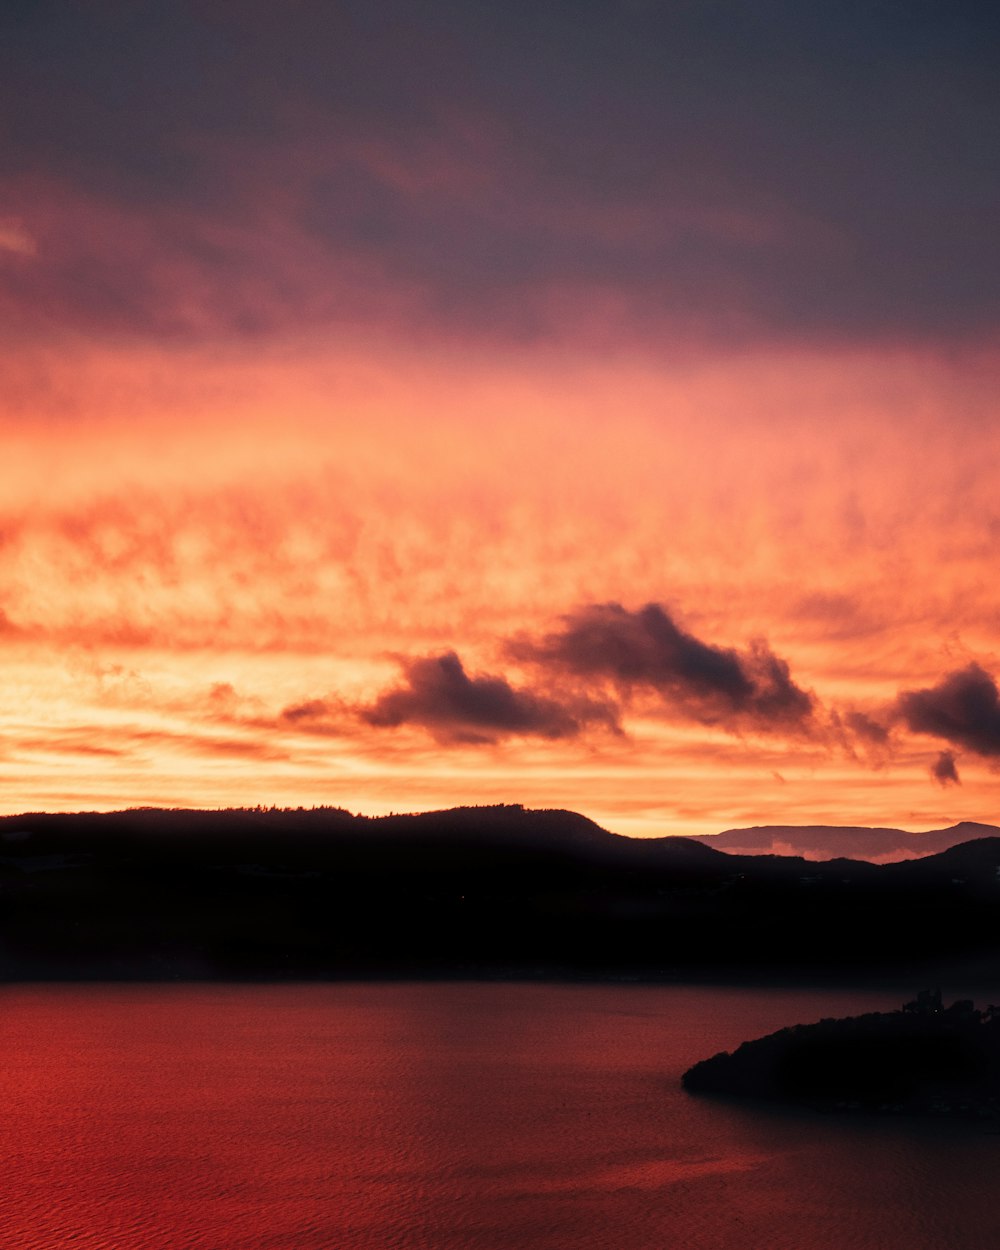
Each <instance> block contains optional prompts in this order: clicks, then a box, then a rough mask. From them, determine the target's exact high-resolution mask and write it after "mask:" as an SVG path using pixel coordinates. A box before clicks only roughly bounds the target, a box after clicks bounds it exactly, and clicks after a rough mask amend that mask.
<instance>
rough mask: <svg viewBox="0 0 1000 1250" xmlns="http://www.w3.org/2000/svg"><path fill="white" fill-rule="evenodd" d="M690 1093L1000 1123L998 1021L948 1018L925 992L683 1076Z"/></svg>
mask: <svg viewBox="0 0 1000 1250" xmlns="http://www.w3.org/2000/svg"><path fill="white" fill-rule="evenodd" d="M683 1083H684V1086H685V1088H686V1089H688V1090H690V1091H692V1092H693V1093H710V1094H723V1095H727V1096H731V1097H738V1098H755V1099H766V1100H768V1101H774V1102H778V1103H781V1104H785V1105H790V1106H798V1107H805V1108H810V1109H812V1110H820V1111H834V1110H836V1111H865V1112H879V1113H881V1114H896V1115H901V1114H907V1115H933V1116H946V1117H949V1118H962V1119H976V1120H986V1121H993V1120H997V1119H1000V1011H998V1009H997V1008H994V1007H988V1008H987V1009H986V1010H985V1011H977V1010H976V1008H975V1007H974V1006H973V1004H972V1002H971V1001H963V1002H957V1003H954V1004H953V1005H952V1006H951V1007H948V1008H947V1009H945V1008H943V1006H942V1003H941V994H940V991H936V992H934V991H928V990H925V991H922V992H921V994H920V995H919V996H918V998H917V999H916V1000H915V1001H914V1002H912V1003H908V1004H906V1006H904V1007H903V1009H902V1010H901V1011H895V1012H873V1013H870V1014H868V1015H863V1016H853V1017H850V1018H848V1019H845V1020H821V1021H820V1022H819V1023H818V1024H807V1025H802V1024H798V1025H794V1026H793V1027H792V1028H788V1029H781V1030H780V1031H779V1032H777V1033H771V1034H769V1035H768V1036H767V1037H762V1038H758V1039H757V1040H756V1041H753V1042H744V1043H743V1045H742V1046H740V1047H739V1048H738V1049H737V1050H735V1051H734V1052H733V1053H732V1054H729V1053H723V1054H719V1055H715V1056H713V1057H712V1058H711V1059H704V1060H702V1062H701V1063H696V1064H695V1065H694V1067H692V1068H689V1069H688V1071H687V1072H685V1073H684V1077H683Z"/></svg>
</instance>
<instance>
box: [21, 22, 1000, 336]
mask: <svg viewBox="0 0 1000 1250" xmlns="http://www.w3.org/2000/svg"><path fill="white" fill-rule="evenodd" d="M7 7H8V8H10V7H11V6H7ZM13 8H14V9H15V10H16V13H15V15H14V16H8V15H7V14H6V12H4V13H3V14H2V15H0V111H2V112H3V113H4V115H6V116H10V117H17V118H18V123H17V125H16V126H11V127H9V128H8V130H7V132H6V134H5V135H4V137H3V143H2V148H0V167H2V168H3V169H4V170H6V171H9V178H10V180H11V183H12V184H13V185H14V186H15V187H27V186H29V184H30V185H32V186H35V187H37V186H38V185H39V183H40V180H47V185H48V186H49V188H50V192H49V193H46V196H45V198H46V204H45V206H44V208H45V213H49V212H52V213H56V212H57V206H58V205H60V204H61V205H63V206H65V214H64V219H63V220H60V221H59V222H56V223H53V222H51V221H42V222H41V223H40V224H39V225H38V226H36V217H35V216H34V215H32V213H31V206H30V205H29V206H26V207H25V208H24V209H22V206H21V203H20V200H19V196H18V195H15V196H14V201H15V202H14V210H15V211H16V212H17V216H18V218H23V219H24V220H27V221H29V222H30V224H31V230H32V236H31V237H32V238H34V237H35V236H36V234H37V236H38V244H39V246H38V254H39V258H40V261H41V262H42V263H40V264H39V265H37V266H36V265H34V264H33V265H32V266H30V267H28V268H31V269H32V270H36V269H37V272H35V273H34V274H33V275H24V274H22V275H20V276H19V277H17V279H16V281H15V280H14V279H13V278H12V279H11V281H12V282H15V289H14V292H13V295H14V298H13V300H12V302H13V304H14V307H15V308H16V309H17V311H19V312H20V313H21V314H22V315H24V314H25V313H26V312H27V311H28V309H29V308H31V307H33V308H35V309H36V310H37V311H38V313H39V315H40V316H41V317H42V319H43V320H44V319H45V317H46V310H50V313H51V317H52V319H54V320H57V321H58V320H62V321H64V322H69V323H71V324H73V325H75V326H77V327H79V325H80V324H81V323H82V324H86V325H88V326H91V327H93V326H95V325H99V326H100V328H101V329H103V330H104V331H106V332H107V331H114V332H116V333H124V332H126V331H131V332H133V333H136V332H137V333H140V334H141V333H144V332H145V333H160V334H164V333H169V332H173V333H177V334H185V333H194V334H198V333H205V332H206V331H208V332H213V331H214V332H231V333H240V332H241V331H242V332H246V331H248V330H249V331H251V332H254V331H258V330H260V329H264V330H269V329H278V328H281V327H283V326H287V325H289V324H293V325H294V324H300V323H301V322H302V321H304V320H305V321H312V322H314V323H317V324H323V323H325V324H330V323H331V322H335V323H337V324H343V323H344V322H345V321H346V320H348V319H350V320H352V321H353V322H354V323H355V324H357V322H358V321H359V320H361V319H368V320H378V319H380V318H383V319H385V318H386V309H387V307H388V306H390V305H391V304H392V302H393V299H394V298H395V297H398V296H399V295H400V293H404V292H405V293H407V296H408V297H409V296H412V299H413V303H414V306H413V307H408V308H406V309H403V310H399V309H398V308H397V309H396V310H395V314H396V315H397V316H400V320H401V323H402V324H403V325H406V326H409V327H410V328H411V332H412V326H413V324H414V323H415V320H416V317H415V316H414V313H416V312H419V313H421V314H422V315H423V317H424V318H425V320H426V321H427V322H431V323H433V324H434V325H435V326H436V327H437V328H438V329H441V328H443V327H446V328H448V329H449V330H451V331H454V332H459V333H462V332H465V333H468V332H470V331H471V332H473V333H479V334H491V335H495V336H497V337H502V338H506V339H508V340H509V339H515V340H516V341H523V340H524V339H525V338H527V337H542V336H546V335H551V334H553V333H554V332H557V331H558V329H559V328H560V327H562V328H569V329H570V330H571V331H576V332H577V333H580V331H581V327H583V326H585V325H587V324H588V322H590V323H595V322H602V323H604V329H605V330H606V331H609V332H611V333H615V332H617V333H621V334H625V335H632V336H633V337H634V336H635V335H636V334H638V333H640V332H645V333H647V334H651V335H652V336H654V337H656V338H657V340H658V341H659V342H660V343H663V342H665V341H667V335H666V334H665V333H664V330H665V329H666V330H670V329H671V328H674V329H675V328H676V327H677V325H678V323H680V324H686V325H687V326H688V327H691V328H692V332H696V333H697V332H700V333H703V334H706V335H708V336H711V337H714V338H715V339H716V340H717V341H718V340H723V341H731V340H732V339H734V338H740V337H743V338H747V337H752V336H758V337H764V338H769V337H784V338H786V339H793V340H797V341H801V340H802V339H803V338H809V339H812V340H816V339H825V340H827V341H831V340H832V341H843V340H844V339H845V338H853V340H854V341H858V342H867V341H869V340H870V338H871V337H872V336H873V335H875V336H877V335H880V334H881V335H882V336H883V337H885V338H886V339H890V340H892V339H895V340H898V339H899V338H900V337H906V336H907V335H913V336H921V335H923V336H928V335H932V336H933V335H936V336H939V337H942V338H945V339H954V338H956V337H961V336H963V335H967V336H969V337H973V338H974V337H977V336H981V335H983V334H988V333H989V331H990V330H991V329H992V328H993V327H995V325H996V322H997V317H998V300H997V290H998V289H1000V283H998V276H1000V270H998V265H1000V261H998V253H997V249H996V248H995V246H994V240H993V227H994V211H993V201H994V185H993V179H994V175H993V165H992V156H993V144H994V141H995V139H994V125H993V122H994V118H993V92H992V90H991V88H992V86H993V80H994V76H995V68H994V66H993V64H992V61H991V59H990V50H991V49H992V48H995V46H996V41H997V38H998V35H1000V30H998V23H1000V19H998V17H997V15H996V13H995V12H994V11H993V6H989V5H973V4H957V5H938V6H934V5H922V6H917V8H916V10H914V6H902V5H887V4H874V5H854V6H850V7H842V6H816V5H801V4H795V3H793V2H792V0H776V2H775V3H773V4H767V5H752V6H730V7H729V10H728V11H727V12H726V13H725V15H721V13H720V12H716V11H715V10H716V8H717V6H715V5H712V4H700V3H691V4H676V5H649V6H631V7H630V8H627V9H626V8H624V7H623V6H621V5H611V4H607V5H589V6H586V12H581V7H580V6H579V5H578V4H569V3H566V2H564V0H556V2H554V3H549V4H545V5H522V4H517V5H507V6H495V5H493V6H483V5H464V6H458V5H455V4H454V3H452V2H450V0H427V2H426V3H424V4H422V5H420V6H418V12H417V14H416V15H415V13H414V6H413V5H412V4H408V3H406V2H405V0H382V3H380V4H379V6H378V13H379V18H378V21H375V20H373V17H372V9H371V6H370V4H365V3H363V2H362V0H345V2H344V3H340V4H337V5H330V4H321V3H315V2H309V0H306V2H305V3H301V4H295V5H294V6H267V5H259V4H249V5H232V6H218V5H215V6H210V8H211V12H210V14H206V13H203V12H202V9H201V8H196V6H190V5H173V6H161V7H160V8H158V9H157V11H156V16H155V20H153V18H152V16H151V14H150V13H148V12H146V10H145V9H144V8H141V9H139V10H136V9H135V7H134V6H128V5H102V6H93V5H91V6H67V5H61V6H60V5H54V4H51V3H38V4H35V5H30V6H27V5H15V6H13ZM693 67H697V68H696V69H694V68H693ZM4 190H5V191H9V190H11V188H9V187H8V188H4ZM4 199H5V202H7V201H8V200H9V199H10V196H9V195H5V197H4ZM88 206H89V207H88ZM95 206H97V207H95ZM90 208H92V209H93V213H92V214H91V215H90V220H89V221H88V220H86V219H87V218H88V213H89V209H90ZM45 213H43V216H44V215H45ZM57 215H58V213H57ZM70 219H77V220H78V221H79V224H78V225H73V224H72V222H71V220H70ZM102 240H103V241H102ZM20 246H21V245H19V247H20ZM15 250H17V249H15ZM345 275H346V277H345ZM22 284H23V285H22ZM300 310H302V311H300ZM206 323H208V324H206Z"/></svg>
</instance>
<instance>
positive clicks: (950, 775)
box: [931, 751, 961, 786]
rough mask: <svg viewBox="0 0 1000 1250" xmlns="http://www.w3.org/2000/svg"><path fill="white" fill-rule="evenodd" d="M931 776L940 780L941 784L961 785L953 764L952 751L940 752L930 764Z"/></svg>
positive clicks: (956, 769)
mask: <svg viewBox="0 0 1000 1250" xmlns="http://www.w3.org/2000/svg"><path fill="white" fill-rule="evenodd" d="M931 776H932V777H933V778H934V780H935V781H938V782H940V783H941V785H942V786H948V785H955V786H957V785H961V779H960V778H959V775H958V768H957V767H956V765H955V756H954V753H953V752H951V751H942V752H941V754H940V755H939V756H938V757H937V759H936V760H935V761H934V763H933V764H932V765H931Z"/></svg>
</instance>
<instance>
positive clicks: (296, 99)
mask: <svg viewBox="0 0 1000 1250" xmlns="http://www.w3.org/2000/svg"><path fill="white" fill-rule="evenodd" d="M998 50H1000V6H994V5H991V4H987V3H983V2H982V0H948V2H947V3H945V2H943V0H934V2H932V0H857V2H855V0H837V2H836V3H834V2H833V0H831V2H829V3H802V2H801V0H742V2H737V0H729V2H727V0H663V2H662V3H658V2H657V0H617V2H614V0H531V2H529V0H505V2H504V3H485V2H484V0H420V2H419V3H414V0H345V2H338V0H284V2H283V3H277V2H272V3H264V2H261V3H257V2H255V0H246V2H244V3H213V0H199V2H198V3H193V2H192V3H184V2H183V0H162V2H160V3H154V2H145V0H117V2H111V0H107V2H103V0H97V2H95V3H93V4H79V5H78V4H66V3H64V2H59V3H55V2H53V3H46V2H45V0H39V2H35V3H13V2H10V3H7V4H5V5H3V6H2V9H0V328H2V334H0V464H2V476H0V646H2V655H3V665H2V674H3V678H2V681H0V776H2V791H0V811H3V812H22V811H28V810H80V809H106V808H121V807H127V806H135V805H158V806H159V805H170V806H175V805H184V806H206V807H218V806H228V805H253V804H258V803H262V804H268V805H270V804H278V805H282V806H284V805H292V806H295V805H299V804H302V805H307V806H308V805H312V804H335V805H338V806H343V807H347V808H349V809H351V810H352V811H362V812H368V813H379V812H385V811H390V810H394V811H413V810H426V809H429V808H437V807H446V806H454V805H458V804H465V803H490V802H498V801H507V802H523V803H524V804H526V805H530V806H540V807H568V808H572V809H574V810H577V811H580V812H583V813H584V814H586V815H587V816H590V817H591V818H593V819H595V820H597V821H599V822H600V823H601V824H603V825H605V826H606V827H608V828H610V829H613V830H615V831H617V832H622V833H632V834H648V835H654V834H655V835H658V834H668V833H677V834H692V833H711V832H715V831H717V830H720V829H724V828H728V827H732V826H738V825H751V824H765V823H784V824H795V823H843V824H889V825H902V826H905V827H907V828H913V829H919V828H930V827H935V826H941V825H945V824H950V823H951V822H952V821H954V820H958V819H973V820H983V821H996V820H998V819H1000V810H998V803H997V798H998V795H1000V775H998V767H1000V700H998V690H997V681H998V679H1000V633H998V623H1000V615H998V613H1000V576H998V573H1000V560H998V549H1000V399H998V397H1000V341H998V336H997V331H998V327H1000V247H998V241H997V240H998V221H1000V196H998V188H1000V176H998V175H1000V108H998V103H997V102H998V99H1000V64H998Z"/></svg>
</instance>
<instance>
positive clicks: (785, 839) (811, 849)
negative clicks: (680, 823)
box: [694, 820, 1000, 864]
mask: <svg viewBox="0 0 1000 1250" xmlns="http://www.w3.org/2000/svg"><path fill="white" fill-rule="evenodd" d="M976 838H1000V828H998V827H997V826H996V825H983V824H979V823H978V822H977V821H972V820H963V821H960V822H959V823H958V824H957V825H949V827H948V828H947V829H930V830H928V831H927V832H926V833H907V831H906V830H905V829H869V828H866V827H863V826H858V825H755V826H753V827H752V828H749V829H727V830H726V831H725V832H724V833H712V834H706V835H704V836H699V837H696V838H695V839H694V840H695V841H697V842H701V843H703V844H704V845H705V846H711V847H713V848H714V849H715V850H718V851H726V852H728V853H730V854H734V855H799V856H802V857H803V858H804V859H811V860H824V859H838V858H847V859H865V860H869V861H871V862H873V863H883V864H884V863H892V862H897V861H900V860H904V859H920V858H923V857H924V856H926V855H939V854H940V853H941V852H942V851H947V850H949V849H950V848H951V847H953V846H958V845H959V844H960V843H962V842H971V841H973V840H974V839H976Z"/></svg>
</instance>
